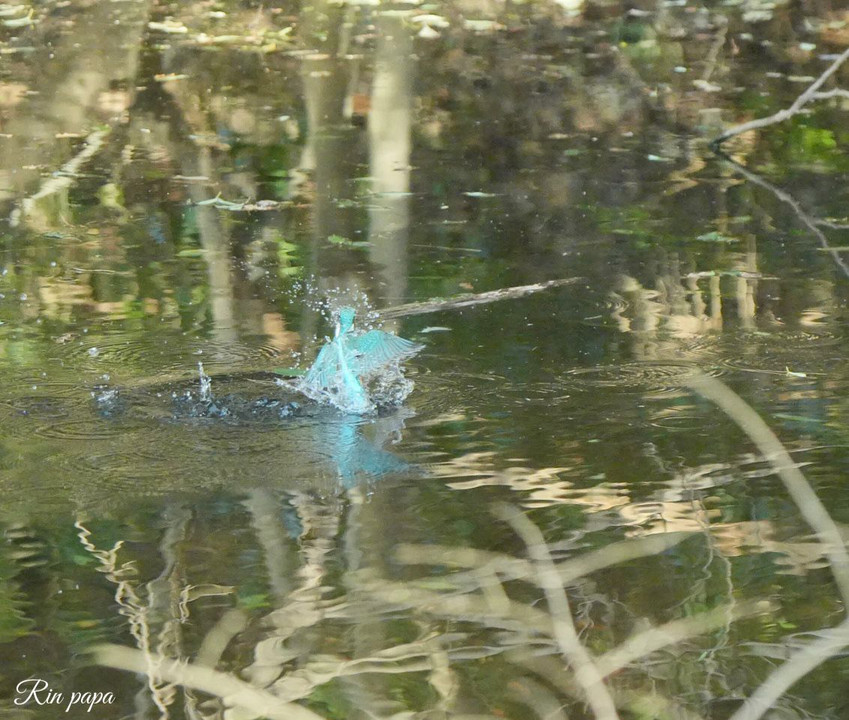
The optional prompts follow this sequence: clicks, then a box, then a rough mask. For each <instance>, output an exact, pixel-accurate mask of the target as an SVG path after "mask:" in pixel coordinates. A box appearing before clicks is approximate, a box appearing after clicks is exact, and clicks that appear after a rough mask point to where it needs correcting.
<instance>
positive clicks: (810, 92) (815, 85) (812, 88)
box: [710, 48, 849, 148]
mask: <svg viewBox="0 0 849 720" xmlns="http://www.w3.org/2000/svg"><path fill="white" fill-rule="evenodd" d="M847 58H849V48H847V49H846V50H844V51H843V52H842V53H841V54H840V55H839V56H838V57H837V58H836V59H835V60H834V62H833V63H831V65H829V66H828V67H827V68H826V69H825V71H824V72H823V73H822V75H820V76H819V77H818V78H817V79H816V80H814V81H813V82H812V83H811V84H810V85H809V86H808V89H807V90H805V92H803V93H802V94H801V95H799V97H797V98H796V99H795V100H794V101H793V104H792V105H791V106H790V107H788V108H784V109H783V110H779V111H778V112H777V113H774V114H772V115H770V116H769V117H765V118H760V119H758V120H750V121H749V122H745V123H742V124H741V125H735V126H734V127H732V128H730V129H728V130H726V131H725V132H724V133H722V134H721V135H720V136H719V137H717V138H715V139H714V140H712V141H711V143H710V144H711V146H713V147H714V148H719V146H720V145H722V143H724V142H725V141H726V140H728V138H731V137H734V136H735V135H741V134H742V133H744V132H748V131H749V130H760V129H761V128H765V127H769V126H770V125H775V124H776V123H779V122H783V121H784V120H788V119H789V118H791V117H793V116H794V115H797V114H798V113H799V111H801V109H802V108H803V107H804V106H805V105H807V104H808V103H809V102H811V100H817V99H820V98H818V97H817V95H818V93H819V89H820V88H821V87H822V86H823V84H824V83H825V81H826V80H828V79H829V78H830V77H831V76H832V75H834V73H836V72H837V70H838V68H839V67H840V66H841V65H842V64H843V63H844V62H845V61H846V59H847ZM827 97H832V96H831V95H827Z"/></svg>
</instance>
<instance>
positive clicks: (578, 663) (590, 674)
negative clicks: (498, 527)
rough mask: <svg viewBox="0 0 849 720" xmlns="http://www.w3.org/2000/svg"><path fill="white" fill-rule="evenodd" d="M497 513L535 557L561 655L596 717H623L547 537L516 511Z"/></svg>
mask: <svg viewBox="0 0 849 720" xmlns="http://www.w3.org/2000/svg"><path fill="white" fill-rule="evenodd" d="M495 514H496V515H497V516H498V517H499V518H501V519H502V520H504V521H505V522H507V523H509V524H510V526H511V527H512V528H513V530H515V531H516V533H517V534H518V535H519V536H520V537H521V538H522V540H523V541H524V543H525V545H526V546H527V548H528V555H530V557H531V561H532V563H533V565H534V572H535V573H536V576H537V584H538V585H539V587H541V588H542V590H543V591H544V592H545V598H546V601H547V602H548V612H549V614H550V615H551V624H552V629H553V630H554V639H555V640H556V641H557V645H558V646H559V647H560V652H561V653H563V656H564V657H565V658H567V659H568V661H569V664H570V665H571V666H572V670H573V671H574V673H575V681H576V682H577V683H578V685H580V686H581V689H582V690H583V694H584V696H585V698H586V700H587V702H588V703H589V705H590V707H591V708H592V710H593V713H594V714H595V717H596V718H597V719H598V720H608V719H609V720H616V719H617V718H618V717H619V713H618V712H616V704H615V703H614V702H613V698H612V697H611V695H610V691H609V690H608V689H607V686H606V685H605V684H604V680H603V679H602V678H603V675H602V673H601V672H600V671H599V668H598V667H597V665H596V663H595V659H594V658H593V657H592V655H590V653H589V651H588V650H587V649H586V648H585V647H584V646H583V645H582V644H581V641H580V639H579V638H578V633H577V632H576V630H575V622H574V620H572V610H571V608H570V607H569V598H567V597H566V591H565V590H564V589H563V583H562V581H561V580H560V576H559V575H558V574H557V568H556V567H555V566H554V561H553V560H552V559H551V555H550V553H549V552H548V545H547V544H546V542H545V538H544V537H543V536H542V533H541V532H540V530H539V528H538V527H537V526H536V525H534V524H533V523H532V522H531V521H530V520H528V518H526V517H525V515H524V514H522V513H521V512H520V511H519V510H517V509H516V508H513V507H511V506H509V505H498V506H496V508H495Z"/></svg>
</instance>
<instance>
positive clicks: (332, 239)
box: [327, 235, 371, 248]
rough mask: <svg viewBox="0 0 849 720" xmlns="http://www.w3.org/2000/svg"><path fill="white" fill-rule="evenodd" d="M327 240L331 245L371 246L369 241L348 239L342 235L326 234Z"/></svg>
mask: <svg viewBox="0 0 849 720" xmlns="http://www.w3.org/2000/svg"><path fill="white" fill-rule="evenodd" d="M327 242H329V243H330V244H332V245H338V246H340V247H349V248H367V247H371V243H370V242H365V241H364V240H349V239H348V238H346V237H343V236H342V235H328V236H327Z"/></svg>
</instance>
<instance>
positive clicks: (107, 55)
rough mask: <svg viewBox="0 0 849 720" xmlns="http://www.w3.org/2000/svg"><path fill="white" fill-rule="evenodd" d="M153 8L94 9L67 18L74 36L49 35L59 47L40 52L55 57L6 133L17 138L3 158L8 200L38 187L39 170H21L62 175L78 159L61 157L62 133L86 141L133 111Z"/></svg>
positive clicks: (1, 182)
mask: <svg viewBox="0 0 849 720" xmlns="http://www.w3.org/2000/svg"><path fill="white" fill-rule="evenodd" d="M150 5H151V3H150V2H149V1H143V2H138V3H120V4H115V3H92V4H89V5H88V6H86V7H85V9H81V10H80V11H79V12H77V14H76V15H74V16H73V17H71V18H70V21H71V22H73V26H74V31H73V32H72V33H65V32H61V33H53V34H52V38H53V41H54V44H53V45H51V46H49V47H47V46H45V49H44V50H43V52H44V53H45V55H46V53H47V52H50V55H49V57H44V58H43V62H41V63H40V64H39V65H38V67H39V74H38V75H37V76H36V83H35V84H34V85H33V86H32V87H30V88H29V90H30V91H32V92H34V93H35V94H34V95H33V96H32V97H31V98H30V99H29V100H28V101H27V102H24V103H21V104H20V105H19V106H18V107H17V113H16V115H15V116H13V117H12V118H11V119H10V120H9V122H8V123H7V124H6V125H5V127H4V131H5V132H8V133H9V134H11V135H12V137H11V138H8V139H7V140H6V141H4V144H3V154H2V156H0V187H3V188H8V187H12V188H15V191H16V192H13V193H7V194H5V198H10V197H14V195H16V194H18V195H24V194H27V193H28V192H31V191H32V188H33V185H34V184H36V183H37V181H38V179H39V170H23V167H24V166H36V167H37V166H45V167H47V168H50V169H58V168H59V166H61V165H62V164H63V163H64V162H65V161H66V160H67V159H68V158H69V157H70V156H71V155H73V154H75V152H76V151H77V150H75V149H74V147H73V146H72V144H70V143H69V144H68V145H67V148H66V151H65V152H62V151H61V150H60V151H59V152H57V150H58V147H57V141H56V139H55V136H56V135H57V134H59V133H75V134H82V135H86V134H88V133H89V132H90V130H91V127H92V125H94V124H96V123H101V122H103V121H114V119H115V115H117V114H120V112H121V107H120V106H123V107H129V105H130V100H131V97H132V94H133V88H134V87H135V86H136V84H137V82H136V73H137V72H138V66H139V50H140V48H141V46H142V39H143V35H144V29H145V27H146V22H147V17H148V13H149V11H150ZM68 20H69V18H67V17H63V18H62V19H61V22H62V23H65V22H67V21H68ZM119 21H120V22H119ZM50 23H52V20H51V19H50V18H48V19H46V20H45V21H44V25H46V26H48V27H45V28H42V29H40V31H41V32H47V30H48V29H49V25H50ZM107 28H108V29H107ZM104 30H106V31H105V32H104ZM115 88H118V89H117V90H116V89H115ZM107 93H110V95H107ZM113 96H114V97H113ZM107 101H109V102H107ZM115 104H117V105H119V107H117V108H116V107H114V106H115ZM59 147H61V146H59ZM64 192H65V193H67V190H65V191H64ZM2 199H4V195H0V200H2ZM60 204H61V202H60Z"/></svg>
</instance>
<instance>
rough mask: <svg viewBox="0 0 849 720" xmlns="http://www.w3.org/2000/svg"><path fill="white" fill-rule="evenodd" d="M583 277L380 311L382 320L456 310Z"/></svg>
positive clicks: (571, 281)
mask: <svg viewBox="0 0 849 720" xmlns="http://www.w3.org/2000/svg"><path fill="white" fill-rule="evenodd" d="M582 279H583V278H578V277H574V278H561V279H560V280H549V281H547V282H541V283H534V284H533V285H516V286H513V287H507V288H501V289H499V290H490V291H489V292H482V293H463V294H461V295H455V296H454V297H450V298H445V299H434V300H427V301H425V302H415V303H407V304H406V305H395V306H393V307H389V308H385V309H384V310H381V311H380V313H379V314H380V319H381V320H391V319H393V318H400V317H409V316H410V315H426V314H428V313H433V312H439V311H441V310H456V309H457V308H461V307H469V306H470V305H483V304H484V303H491V302H496V301H498V300H513V299H514V298H519V297H524V296H525V295H531V294H532V293H537V292H540V291H541V290H548V289H549V288H554V287H562V286H564V285H571V284H572V283H576V282H578V281H579V280H582Z"/></svg>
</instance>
